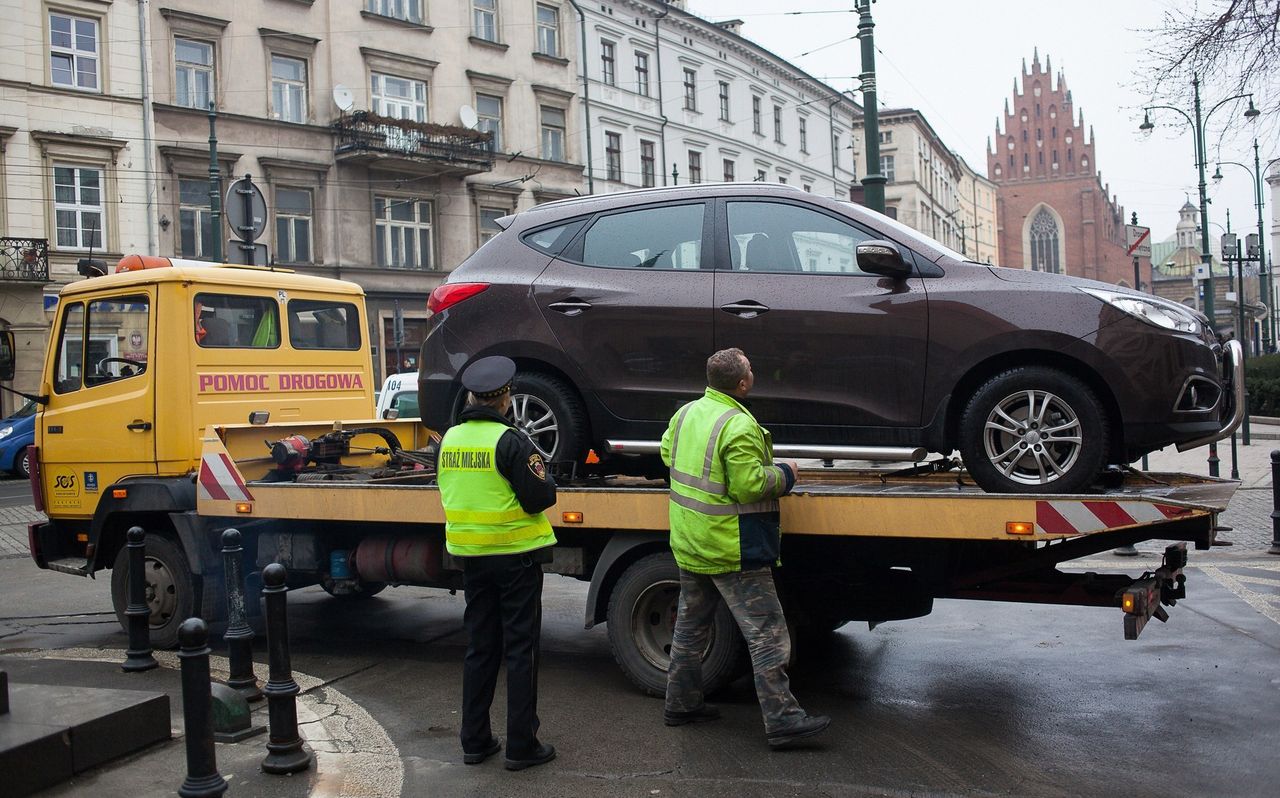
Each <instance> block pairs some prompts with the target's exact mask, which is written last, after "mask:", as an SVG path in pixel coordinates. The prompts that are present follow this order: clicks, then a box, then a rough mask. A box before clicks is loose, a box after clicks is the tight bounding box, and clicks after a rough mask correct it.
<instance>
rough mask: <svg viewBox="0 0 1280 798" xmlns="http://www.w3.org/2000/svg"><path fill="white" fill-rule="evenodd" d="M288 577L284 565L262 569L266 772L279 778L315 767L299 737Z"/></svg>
mask: <svg viewBox="0 0 1280 798" xmlns="http://www.w3.org/2000/svg"><path fill="white" fill-rule="evenodd" d="M286 576H287V574H286V573H285V570H284V566H283V565H281V564H280V563H271V564H270V565H268V566H267V567H266V568H264V569H262V584H263V585H264V587H263V588H262V598H263V600H264V601H265V602H266V605H267V608H266V614H267V655H268V658H269V660H270V664H271V674H270V675H271V678H270V679H269V680H268V681H267V685H266V687H264V688H263V690H262V692H264V693H266V695H267V716H268V724H269V728H270V732H269V735H268V736H269V739H268V740H267V756H266V758H265V759H263V760H262V769H263V770H264V771H266V772H267V773H276V774H284V773H297V772H298V771H300V770H306V769H307V768H309V767H311V752H309V751H307V750H306V749H304V748H303V747H302V738H301V737H300V736H298V704H297V695H298V692H299V691H298V683H297V682H295V681H294V680H293V667H292V665H290V663H289V618H288V612H287V599H286V594H287V593H288V592H289V588H287V587H285V584H284V583H285V578H286Z"/></svg>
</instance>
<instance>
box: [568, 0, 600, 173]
mask: <svg viewBox="0 0 1280 798" xmlns="http://www.w3.org/2000/svg"><path fill="white" fill-rule="evenodd" d="M569 5H571V6H573V10H574V11H577V12H578V31H579V33H580V36H581V40H582V48H581V49H580V50H579V52H578V61H579V63H580V66H581V67H582V113H583V114H584V115H585V117H586V127H585V128H584V130H586V133H587V135H586V139H587V193H588V194H594V193H596V181H595V177H594V175H595V161H594V159H593V158H592V157H591V139H592V137H593V135H594V134H593V133H592V131H591V83H590V80H589V79H588V78H587V15H586V14H584V13H582V7H581V6H579V5H578V0H569Z"/></svg>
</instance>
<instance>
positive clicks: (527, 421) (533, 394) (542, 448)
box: [511, 372, 587, 463]
mask: <svg viewBox="0 0 1280 798" xmlns="http://www.w3.org/2000/svg"><path fill="white" fill-rule="evenodd" d="M511 418H512V421H514V422H515V425H516V428H517V429H519V430H522V431H523V432H524V433H525V434H527V435H528V436H529V438H530V440H532V441H533V445H534V446H535V447H537V449H538V452H539V453H540V454H541V455H542V458H543V459H544V460H546V461H547V462H549V463H555V462H561V461H571V462H577V461H578V460H580V459H581V458H582V456H583V454H584V453H585V451H586V440H587V413H586V411H585V410H583V409H582V403H581V402H580V401H578V397H577V395H576V394H575V393H574V392H573V389H572V388H570V387H569V386H567V385H565V384H564V383H563V382H561V381H560V380H558V379H556V378H555V377H548V376H547V375H545V374H537V373H534V372H520V373H519V374H516V377H515V380H514V382H513V384H512V388H511Z"/></svg>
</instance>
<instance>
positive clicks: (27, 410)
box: [9, 399, 36, 418]
mask: <svg viewBox="0 0 1280 798" xmlns="http://www.w3.org/2000/svg"><path fill="white" fill-rule="evenodd" d="M35 414H36V402H35V400H34V399H28V400H27V401H26V404H24V405H23V406H22V407H19V408H18V409H17V410H16V411H14V414H13V415H11V416H9V418H26V417H27V416H34V415H35Z"/></svg>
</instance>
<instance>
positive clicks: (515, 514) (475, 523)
mask: <svg viewBox="0 0 1280 798" xmlns="http://www.w3.org/2000/svg"><path fill="white" fill-rule="evenodd" d="M508 429H509V427H507V426H505V425H503V424H500V423H498V422H496V421H480V420H473V421H466V422H463V423H461V424H458V425H457V426H454V427H450V428H449V430H448V432H446V433H445V434H444V439H443V440H441V442H440V454H439V456H438V457H437V459H436V468H437V471H438V472H439V482H440V502H441V504H443V505H444V516H445V527H444V529H445V548H446V549H447V550H448V552H449V553H450V554H453V555H456V556H459V557H478V556H483V555H487V554H521V553H523V552H526V551H532V550H533V549H539V548H542V547H543V546H550V545H553V544H554V543H555V542H556V537H555V533H554V532H552V530H551V523H550V522H549V521H548V520H547V516H546V515H545V514H543V513H540V512H539V513H532V514H531V513H526V512H525V511H524V510H522V509H521V508H520V502H519V501H517V499H516V494H515V491H513V490H512V489H511V483H510V482H508V481H507V480H506V478H504V477H503V476H502V474H501V473H499V471H498V469H497V464H496V461H497V458H496V450H497V447H498V439H499V438H501V437H502V434H503V433H504V432H506V431H507V430H508Z"/></svg>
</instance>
